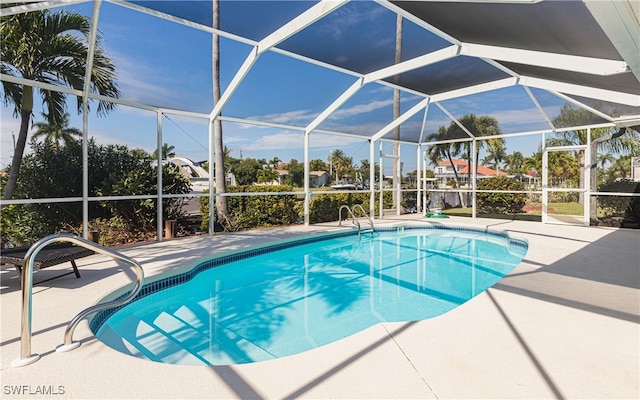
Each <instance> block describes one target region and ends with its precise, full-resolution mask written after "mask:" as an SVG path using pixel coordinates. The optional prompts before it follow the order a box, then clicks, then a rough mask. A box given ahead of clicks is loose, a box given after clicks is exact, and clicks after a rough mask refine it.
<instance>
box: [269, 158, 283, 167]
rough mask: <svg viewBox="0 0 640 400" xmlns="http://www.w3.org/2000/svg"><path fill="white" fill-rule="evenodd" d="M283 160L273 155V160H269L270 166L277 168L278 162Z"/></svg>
mask: <svg viewBox="0 0 640 400" xmlns="http://www.w3.org/2000/svg"><path fill="white" fill-rule="evenodd" d="M281 161H282V160H281V159H279V158H278V157H277V156H276V157H273V158H272V159H271V160H269V166H272V167H273V169H277V168H278V164H280V162H281Z"/></svg>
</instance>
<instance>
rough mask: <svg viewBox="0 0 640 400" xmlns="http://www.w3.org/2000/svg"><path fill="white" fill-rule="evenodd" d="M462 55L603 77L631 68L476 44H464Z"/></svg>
mask: <svg viewBox="0 0 640 400" xmlns="http://www.w3.org/2000/svg"><path fill="white" fill-rule="evenodd" d="M460 54H461V55H465V56H471V57H480V58H488V59H491V60H497V61H506V62H512V63H517V64H526V65H535V66H538V67H544V68H552V69H560V70H565V71H572V72H581V73H585V74H593V75H602V76H607V75H615V74H620V73H624V72H627V71H629V66H628V65H627V63H626V62H625V61H619V60H608V59H602V58H593V57H583V56H574V55H568V54H557V53H549V52H544V51H533V50H523V49H514V48H509V47H499V46H489V45H484V44H475V43H462V45H461V49H460Z"/></svg>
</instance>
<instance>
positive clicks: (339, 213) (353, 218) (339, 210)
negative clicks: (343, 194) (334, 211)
mask: <svg viewBox="0 0 640 400" xmlns="http://www.w3.org/2000/svg"><path fill="white" fill-rule="evenodd" d="M356 207H359V208H360V210H361V212H362V213H363V214H364V216H365V217H367V220H368V221H369V224H370V225H371V232H374V231H375V228H374V227H373V221H372V220H371V217H369V215H368V214H367V213H366V211H365V210H364V208H362V206H361V205H360V204H356V205H355V206H353V208H349V206H348V205H346V204H343V205H341V206H340V208H339V209H338V225H339V226H342V210H343V209H346V210H347V214H348V215H347V216H350V217H351V220H352V221H353V224H354V225H356V226H357V227H358V238H360V232H361V231H362V226H361V225H360V221H359V220H358V219H357V218H356V216H355V213H354V212H353V210H355V209H356Z"/></svg>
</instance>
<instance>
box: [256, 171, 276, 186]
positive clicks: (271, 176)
mask: <svg viewBox="0 0 640 400" xmlns="http://www.w3.org/2000/svg"><path fill="white" fill-rule="evenodd" d="M257 177H258V183H271V182H273V181H274V180H276V179H277V178H278V173H277V172H276V171H275V170H273V169H270V168H263V169H259V170H258V173H257Z"/></svg>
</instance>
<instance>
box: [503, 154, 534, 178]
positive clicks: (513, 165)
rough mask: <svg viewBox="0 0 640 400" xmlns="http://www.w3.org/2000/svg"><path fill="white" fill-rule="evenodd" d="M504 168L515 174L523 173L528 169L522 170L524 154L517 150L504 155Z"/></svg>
mask: <svg viewBox="0 0 640 400" xmlns="http://www.w3.org/2000/svg"><path fill="white" fill-rule="evenodd" d="M504 164H505V168H506V170H507V172H508V173H510V174H513V175H517V174H524V173H526V172H528V171H525V170H524V156H523V155H522V153H521V152H519V151H514V152H513V153H511V154H509V155H506V156H505V157H504Z"/></svg>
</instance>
